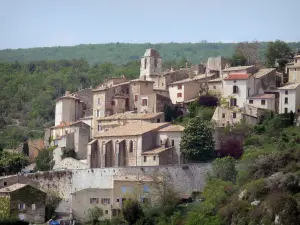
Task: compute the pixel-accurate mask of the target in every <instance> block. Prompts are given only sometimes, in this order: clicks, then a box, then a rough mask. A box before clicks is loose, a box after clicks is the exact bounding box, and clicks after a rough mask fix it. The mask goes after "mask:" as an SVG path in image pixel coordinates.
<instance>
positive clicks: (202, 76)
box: [169, 73, 215, 85]
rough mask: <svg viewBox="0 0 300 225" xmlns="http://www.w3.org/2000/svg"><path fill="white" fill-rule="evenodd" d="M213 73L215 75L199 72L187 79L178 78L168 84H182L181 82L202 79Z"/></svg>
mask: <svg viewBox="0 0 300 225" xmlns="http://www.w3.org/2000/svg"><path fill="white" fill-rule="evenodd" d="M214 75H215V74H214V73H210V74H199V75H197V76H194V77H193V78H187V79H183V80H178V81H175V82H173V83H170V84H169V85H172V84H183V83H188V82H193V81H197V80H203V79H205V78H209V77H212V76H214Z"/></svg>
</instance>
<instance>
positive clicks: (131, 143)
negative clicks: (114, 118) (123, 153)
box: [129, 140, 133, 152]
mask: <svg viewBox="0 0 300 225" xmlns="http://www.w3.org/2000/svg"><path fill="white" fill-rule="evenodd" d="M129 152H133V141H132V140H130V141H129Z"/></svg>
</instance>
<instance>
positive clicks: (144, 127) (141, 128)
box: [97, 121, 169, 138]
mask: <svg viewBox="0 0 300 225" xmlns="http://www.w3.org/2000/svg"><path fill="white" fill-rule="evenodd" d="M168 125H169V123H149V122H145V121H137V122H131V123H127V124H125V125H122V126H118V127H116V128H112V129H110V130H108V131H104V132H102V133H100V134H99V135H98V136H97V137H98V138H101V137H120V136H138V135H142V134H144V133H147V132H149V131H152V130H157V129H160V128H163V127H165V126H168Z"/></svg>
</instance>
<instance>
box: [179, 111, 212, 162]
mask: <svg viewBox="0 0 300 225" xmlns="http://www.w3.org/2000/svg"><path fill="white" fill-rule="evenodd" d="M180 149H181V151H182V153H183V155H184V156H185V157H186V158H187V159H190V160H195V161H206V160H210V159H211V158H212V157H213V156H214V149H215V146H214V140H213V137H212V128H211V127H210V126H209V125H208V124H207V122H205V121H204V120H203V119H202V117H201V116H196V117H194V118H191V119H190V120H189V122H188V123H187V126H186V127H185V129H184V131H183V136H182V139H181V142H180Z"/></svg>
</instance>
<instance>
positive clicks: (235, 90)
mask: <svg viewBox="0 0 300 225" xmlns="http://www.w3.org/2000/svg"><path fill="white" fill-rule="evenodd" d="M232 91H233V93H234V94H236V93H238V87H237V86H236V85H234V86H233V90H232Z"/></svg>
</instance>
